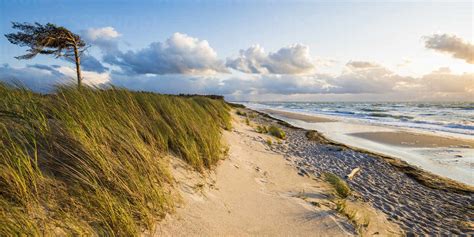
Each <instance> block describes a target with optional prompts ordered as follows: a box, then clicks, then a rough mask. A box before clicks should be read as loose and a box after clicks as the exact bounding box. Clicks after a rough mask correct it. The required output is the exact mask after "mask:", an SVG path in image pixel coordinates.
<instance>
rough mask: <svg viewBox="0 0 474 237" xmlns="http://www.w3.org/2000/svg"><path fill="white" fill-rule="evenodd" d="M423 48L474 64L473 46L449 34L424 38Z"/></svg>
mask: <svg viewBox="0 0 474 237" xmlns="http://www.w3.org/2000/svg"><path fill="white" fill-rule="evenodd" d="M423 39H424V40H425V47H426V48H428V49H433V50H436V51H439V52H442V53H447V54H451V56H452V57H454V58H458V59H463V60H465V61H466V62H467V63H470V64H474V45H473V44H471V43H469V42H467V41H464V40H463V39H461V38H459V37H457V36H455V35H449V34H433V35H430V36H424V37H423Z"/></svg>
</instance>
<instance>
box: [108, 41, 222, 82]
mask: <svg viewBox="0 0 474 237" xmlns="http://www.w3.org/2000/svg"><path fill="white" fill-rule="evenodd" d="M105 60H106V62H107V63H109V64H113V65H117V66H119V67H120V68H121V69H122V70H123V71H124V72H126V73H129V74H180V73H181V74H213V73H217V72H227V69H226V68H225V66H224V65H223V63H222V61H221V60H219V59H218V58H217V54H216V52H215V51H214V49H213V48H211V46H209V43H208V42H207V41H206V40H200V39H197V38H193V37H190V36H188V35H185V34H181V33H174V34H173V35H172V36H171V37H170V38H169V39H167V40H166V41H165V42H164V43H161V42H155V43H151V44H150V45H149V46H148V47H147V48H144V49H141V50H138V51H128V52H126V53H121V52H118V53H116V54H110V55H107V56H106V57H105Z"/></svg>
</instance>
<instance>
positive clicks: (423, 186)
mask: <svg viewBox="0 0 474 237" xmlns="http://www.w3.org/2000/svg"><path fill="white" fill-rule="evenodd" d="M248 111H251V112H249V113H252V112H253V113H256V114H258V115H259V116H257V118H255V119H253V120H257V121H258V123H260V124H278V125H279V126H281V127H282V129H283V130H284V131H285V132H286V134H287V140H286V142H285V143H287V144H288V147H287V148H285V146H282V145H277V146H276V147H275V149H273V150H276V151H278V150H280V152H282V153H285V154H288V155H294V156H296V157H298V160H297V161H296V162H295V166H297V167H298V168H299V169H301V170H303V171H304V172H305V173H309V174H314V175H316V176H321V175H322V174H323V173H324V172H331V173H334V174H336V175H339V176H340V177H344V176H346V175H347V174H349V173H350V172H351V170H353V169H354V168H356V167H360V168H361V170H362V171H361V172H360V174H359V175H357V176H356V177H355V178H354V179H352V180H347V181H348V183H349V186H350V187H351V188H352V189H354V190H355V191H356V193H357V194H358V195H360V198H361V199H362V200H364V201H367V202H369V203H371V204H372V205H373V206H374V207H375V208H376V209H378V210H380V211H382V212H384V213H385V214H387V215H388V216H389V220H390V221H393V222H395V223H397V224H399V225H400V226H401V227H402V229H404V230H405V231H406V233H407V235H408V234H427V235H433V234H434V235H439V234H458V235H459V234H466V233H468V234H473V233H474V228H473V226H474V223H472V220H471V219H470V214H469V213H472V207H471V205H472V198H473V197H474V189H473V187H471V186H469V185H465V184H463V183H460V182H457V181H454V180H451V179H448V178H443V177H440V176H438V175H435V174H432V173H430V172H427V171H425V170H422V169H420V168H418V167H415V166H412V165H410V164H408V163H407V162H405V161H403V160H400V159H398V158H394V157H390V156H386V155H383V154H377V153H374V152H370V151H367V150H364V149H359V148H355V147H351V146H348V145H346V144H341V143H338V142H335V141H332V140H330V139H328V138H326V137H325V136H322V135H321V134H319V133H316V136H315V137H316V138H315V139H312V140H309V139H308V137H307V132H308V131H309V130H306V129H303V128H299V127H295V126H293V125H291V124H289V123H288V122H286V121H283V120H281V119H278V118H275V117H273V116H271V115H268V114H266V113H264V112H259V111H255V110H251V109H248ZM440 207H442V208H440ZM440 219H444V220H445V221H444V222H439V220H440Z"/></svg>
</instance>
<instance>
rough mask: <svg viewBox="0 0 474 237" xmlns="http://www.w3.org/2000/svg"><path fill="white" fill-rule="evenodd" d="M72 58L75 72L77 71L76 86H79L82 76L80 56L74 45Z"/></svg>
mask: <svg viewBox="0 0 474 237" xmlns="http://www.w3.org/2000/svg"><path fill="white" fill-rule="evenodd" d="M74 59H75V61H76V73H77V88H79V89H80V88H81V83H82V77H81V58H80V57H79V52H78V51H77V47H76V46H74Z"/></svg>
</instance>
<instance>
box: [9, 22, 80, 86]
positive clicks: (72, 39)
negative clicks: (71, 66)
mask: <svg viewBox="0 0 474 237" xmlns="http://www.w3.org/2000/svg"><path fill="white" fill-rule="evenodd" d="M12 24H13V26H12V28H13V29H16V30H18V31H19V32H16V33H10V34H6V35H5V37H7V39H8V41H10V43H12V44H16V45H19V46H21V47H29V49H27V50H26V51H27V53H26V54H24V55H21V56H18V57H15V58H17V59H31V58H33V57H35V56H36V55H38V54H45V55H53V56H55V57H56V58H61V57H62V58H66V59H68V60H71V61H74V62H75V63H76V73H77V85H78V87H81V81H82V77H81V54H82V53H83V52H84V50H85V49H86V48H87V47H86V46H87V45H86V43H85V42H84V41H83V40H82V39H81V37H80V36H79V35H77V34H74V33H72V32H71V31H70V30H68V29H66V28H64V27H62V26H57V25H54V24H51V23H47V24H45V25H42V24H40V23H37V22H36V23H34V24H31V23H26V22H25V23H18V22H13V23H12Z"/></svg>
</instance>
